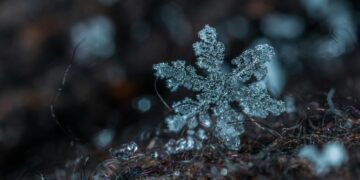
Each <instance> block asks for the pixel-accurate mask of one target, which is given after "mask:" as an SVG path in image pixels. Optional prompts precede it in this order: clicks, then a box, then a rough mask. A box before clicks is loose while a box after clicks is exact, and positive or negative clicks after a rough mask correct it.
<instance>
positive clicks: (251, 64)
mask: <svg viewBox="0 0 360 180" xmlns="http://www.w3.org/2000/svg"><path fill="white" fill-rule="evenodd" d="M274 55H275V51H274V48H273V47H271V46H270V45H268V44H260V45H257V46H255V47H254V48H253V49H248V50H246V51H245V52H243V53H242V54H241V55H240V56H239V57H236V58H235V59H233V60H232V64H234V65H236V66H237V68H236V69H234V72H233V73H234V75H235V76H236V77H237V78H239V79H240V80H241V81H242V82H246V81H248V80H250V79H251V77H253V76H255V78H256V80H257V81H260V80H263V79H264V78H265V76H266V74H267V68H266V66H265V63H266V62H268V61H270V60H271V58H272V57H273V56H274Z"/></svg>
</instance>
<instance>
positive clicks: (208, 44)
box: [193, 25, 225, 75]
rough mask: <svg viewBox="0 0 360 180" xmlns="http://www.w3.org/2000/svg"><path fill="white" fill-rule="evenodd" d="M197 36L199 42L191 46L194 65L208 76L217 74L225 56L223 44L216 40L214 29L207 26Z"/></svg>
mask: <svg viewBox="0 0 360 180" xmlns="http://www.w3.org/2000/svg"><path fill="white" fill-rule="evenodd" d="M198 35H199V38H200V40H201V41H199V42H196V43H194V44H193V49H194V52H195V56H196V60H197V61H196V64H197V65H198V66H199V67H200V68H202V69H205V70H206V71H207V72H208V73H209V75H213V74H217V73H219V72H220V65H221V64H222V63H223V61H224V56H225V46H224V44H223V43H222V42H219V41H218V40H217V33H216V30H215V28H213V27H210V26H209V25H205V27H204V29H202V30H201V31H200V32H199V33H198Z"/></svg>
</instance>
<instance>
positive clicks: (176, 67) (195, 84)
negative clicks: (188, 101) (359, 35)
mask: <svg viewBox="0 0 360 180" xmlns="http://www.w3.org/2000/svg"><path fill="white" fill-rule="evenodd" d="M153 69H154V70H155V76H157V77H160V78H162V79H166V82H167V86H168V88H169V89H170V90H171V91H176V90H177V89H178V88H179V87H181V86H183V87H185V88H187V89H189V90H193V91H200V90H201V89H202V84H203V83H202V81H203V79H204V78H203V77H201V76H200V75H198V74H196V69H195V68H194V67H192V66H186V65H185V61H182V60H177V61H174V62H171V64H168V63H159V64H155V65H154V67H153Z"/></svg>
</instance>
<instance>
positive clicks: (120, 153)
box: [111, 141, 138, 161]
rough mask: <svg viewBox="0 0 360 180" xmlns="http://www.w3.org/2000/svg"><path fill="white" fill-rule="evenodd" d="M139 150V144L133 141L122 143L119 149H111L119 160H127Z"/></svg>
mask: <svg viewBox="0 0 360 180" xmlns="http://www.w3.org/2000/svg"><path fill="white" fill-rule="evenodd" d="M137 150H138V146H137V144H136V143H135V142H133V141H132V142H130V143H127V144H123V145H121V146H120V148H118V149H114V150H111V154H112V156H113V157H115V158H117V159H118V160H123V161H127V160H129V159H130V158H131V157H132V156H133V155H134V154H135V153H136V151H137Z"/></svg>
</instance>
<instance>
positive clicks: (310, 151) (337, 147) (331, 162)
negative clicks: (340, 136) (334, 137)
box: [299, 143, 348, 175]
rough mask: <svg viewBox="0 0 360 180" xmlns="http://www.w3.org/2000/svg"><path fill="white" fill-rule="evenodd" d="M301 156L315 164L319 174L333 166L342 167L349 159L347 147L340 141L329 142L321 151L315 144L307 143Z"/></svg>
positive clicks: (300, 153) (301, 151) (302, 149)
mask: <svg viewBox="0 0 360 180" xmlns="http://www.w3.org/2000/svg"><path fill="white" fill-rule="evenodd" d="M299 156H300V157H303V158H306V159H308V160H309V161H311V162H312V163H313V164H314V166H315V172H316V174H317V175H322V174H325V173H327V172H329V170H330V169H331V168H336V167H340V166H341V165H342V164H343V163H345V162H346V161H347V159H348V156H347V153H346V150H345V147H344V145H342V144H340V143H328V144H326V145H325V147H324V148H323V150H322V151H321V152H319V151H318V150H317V149H316V148H315V147H314V145H307V146H304V147H303V148H301V149H300V152H299Z"/></svg>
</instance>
